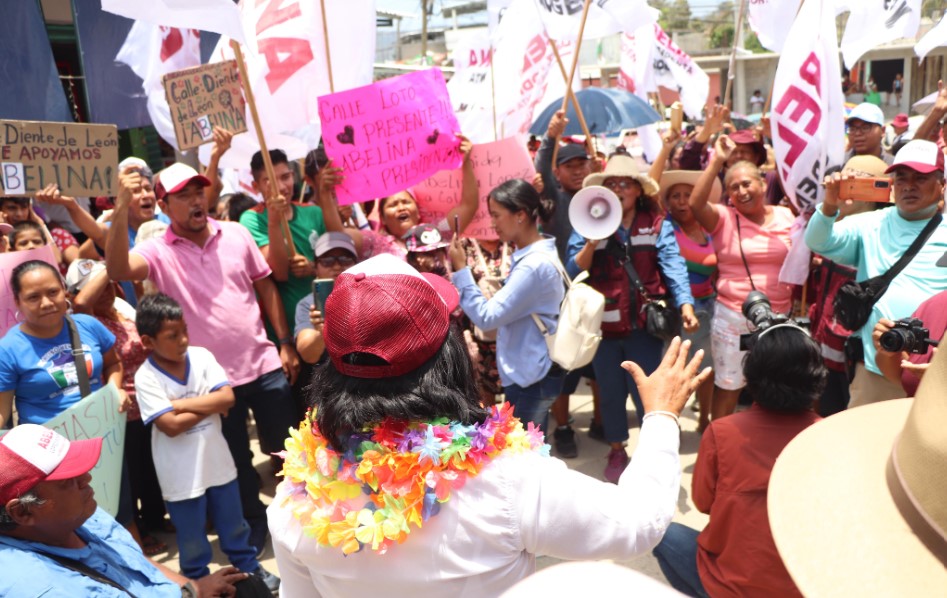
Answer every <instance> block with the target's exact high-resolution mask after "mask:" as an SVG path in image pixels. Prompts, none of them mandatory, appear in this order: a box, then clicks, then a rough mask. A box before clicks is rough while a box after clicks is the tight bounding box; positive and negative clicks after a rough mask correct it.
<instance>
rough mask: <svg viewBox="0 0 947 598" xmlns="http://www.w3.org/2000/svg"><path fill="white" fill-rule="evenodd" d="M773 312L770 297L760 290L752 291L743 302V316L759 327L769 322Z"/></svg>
mask: <svg viewBox="0 0 947 598" xmlns="http://www.w3.org/2000/svg"><path fill="white" fill-rule="evenodd" d="M771 313H772V307H771V306H770V303H769V299H768V298H767V297H766V295H764V294H763V293H761V292H759V291H750V293H749V294H748V295H747V296H746V300H745V301H744V302H743V316H744V317H745V318H746V319H747V320H749V321H750V322H751V323H752V324H753V325H754V326H756V327H757V328H759V327H760V326H761V325H762V324H763V323H765V322H767V321H768V320H769V319H770V318H769V315H770V314H771Z"/></svg>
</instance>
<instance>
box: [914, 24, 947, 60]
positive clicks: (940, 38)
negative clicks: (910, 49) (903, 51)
mask: <svg viewBox="0 0 947 598" xmlns="http://www.w3.org/2000/svg"><path fill="white" fill-rule="evenodd" d="M944 14H945V16H944V17H942V18H941V20H940V23H938V24H937V26H936V27H934V28H933V29H931V30H930V31H928V32H927V33H925V34H924V37H922V38H921V39H920V41H918V42H917V45H915V46H914V53H915V54H917V57H918V58H919V59H920V60H924V57H925V56H927V54H928V52H930V51H931V50H933V49H934V48H939V47H941V46H947V13H944Z"/></svg>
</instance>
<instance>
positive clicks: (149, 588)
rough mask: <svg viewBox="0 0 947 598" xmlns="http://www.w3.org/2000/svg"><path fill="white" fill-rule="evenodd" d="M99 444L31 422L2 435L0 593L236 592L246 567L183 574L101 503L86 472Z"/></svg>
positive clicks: (159, 594) (158, 594)
mask: <svg viewBox="0 0 947 598" xmlns="http://www.w3.org/2000/svg"><path fill="white" fill-rule="evenodd" d="M101 449H102V439H101V438H93V439H90V440H78V441H74V442H70V441H69V440H68V439H66V438H65V437H63V436H61V435H59V434H58V433H56V432H55V431H53V430H51V429H48V428H44V427H43V426H39V425H36V424H22V425H20V426H17V427H15V428H13V430H11V431H10V432H8V433H7V434H6V435H5V436H4V437H3V439H2V440H0V562H2V563H3V566H4V574H3V575H2V576H0V595H2V596H7V597H12V598H19V597H24V598H27V597H28V598H33V597H38V596H43V597H44V598H55V597H58V596H63V597H66V596H68V597H73V596H115V597H122V598H127V597H128V596H129V595H131V596H149V597H150V596H155V597H165V596H166V597H173V598H178V597H193V596H202V597H206V596H233V595H234V593H235V591H236V588H235V587H234V584H236V583H240V582H241V581H242V580H244V579H246V578H247V575H246V574H245V573H241V572H240V571H239V570H237V569H236V568H234V567H226V568H224V569H221V570H219V571H217V572H216V573H213V574H211V575H208V576H206V577H203V578H201V579H198V580H190V579H187V578H185V577H183V576H181V575H178V574H177V573H175V572H173V571H171V570H170V569H168V568H167V567H164V566H162V565H159V564H157V563H154V562H153V561H150V560H149V559H148V558H147V557H145V555H144V554H142V552H141V549H140V548H138V545H137V544H136V543H135V541H134V540H133V539H132V537H131V535H130V534H129V533H128V532H127V531H126V530H125V528H123V527H122V526H121V525H119V524H118V523H117V522H116V521H115V519H113V518H112V517H111V516H110V515H109V514H108V513H106V512H105V511H103V510H102V509H99V508H98V506H97V505H96V502H95V493H94V491H93V490H92V488H91V486H89V482H90V481H91V480H92V476H91V475H89V471H90V470H91V469H92V468H93V467H94V466H95V464H96V462H98V460H99V453H100V452H101Z"/></svg>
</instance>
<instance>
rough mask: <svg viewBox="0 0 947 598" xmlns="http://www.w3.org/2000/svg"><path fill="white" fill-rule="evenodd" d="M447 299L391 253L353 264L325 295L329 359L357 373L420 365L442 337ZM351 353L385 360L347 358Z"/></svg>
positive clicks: (390, 373) (377, 374) (375, 374)
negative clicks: (371, 360) (380, 362)
mask: <svg viewBox="0 0 947 598" xmlns="http://www.w3.org/2000/svg"><path fill="white" fill-rule="evenodd" d="M445 282H446V281H445ZM451 290H452V291H453V294H454V295H455V296H456V294H457V292H456V291H454V290H453V289H451ZM448 303H450V301H445V299H444V298H443V297H442V296H441V295H440V294H439V293H438V289H436V288H435V287H434V286H433V285H432V284H431V283H430V282H429V281H428V279H426V278H425V277H424V276H422V275H421V274H419V273H418V271H417V270H415V269H414V268H412V267H411V266H409V265H408V264H407V263H405V262H404V261H402V260H400V259H398V258H396V257H394V256H392V255H387V254H384V255H379V256H376V257H373V258H371V259H369V260H365V261H364V262H362V263H360V264H356V265H355V266H352V267H351V268H349V269H348V270H346V271H345V272H343V273H342V274H340V275H339V277H338V278H337V279H336V281H335V287H334V288H333V290H332V293H331V294H330V295H329V298H328V299H327V300H326V310H325V311H326V319H325V325H324V327H323V334H324V335H325V343H326V350H327V351H328V352H329V358H330V359H331V360H332V365H334V366H335V368H336V369H337V370H339V371H340V372H341V373H343V374H345V375H346V376H353V377H356V378H388V377H395V376H401V375H404V374H407V373H408V372H411V371H413V370H415V369H417V368H419V367H420V366H421V365H423V364H424V363H425V362H426V361H427V360H429V359H430V358H431V357H433V356H434V355H435V354H436V353H437V352H438V350H440V348H441V346H442V345H443V344H444V340H445V339H446V338H447V332H448V329H449V328H450V312H451V310H450V309H449V305H448ZM455 305H456V304H455ZM353 353H365V354H369V355H372V356H374V357H376V358H378V359H380V360H382V361H383V362H384V363H383V364H379V365H376V364H371V365H370V364H364V363H360V364H359V363H350V361H351V360H350V359H347V357H348V356H350V355H352V354H353Z"/></svg>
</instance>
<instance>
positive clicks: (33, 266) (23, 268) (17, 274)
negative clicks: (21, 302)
mask: <svg viewBox="0 0 947 598" xmlns="http://www.w3.org/2000/svg"><path fill="white" fill-rule="evenodd" d="M34 270H48V271H49V272H52V273H53V275H54V276H55V277H56V280H58V281H59V284H61V285H62V288H63V289H65V288H66V281H64V280H63V279H62V274H60V273H59V269H58V268H56V266H53V265H52V264H49V263H47V262H44V261H43V260H30V261H28V262H23V263H22V264H20V265H19V266H17V267H16V268H14V269H13V272H12V273H11V274H10V289H11V290H13V296H14V297H16V298H17V299H19V298H20V291H21V290H23V284H22V278H23V277H24V276H25V275H27V274H29V273H30V272H32V271H34Z"/></svg>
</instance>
